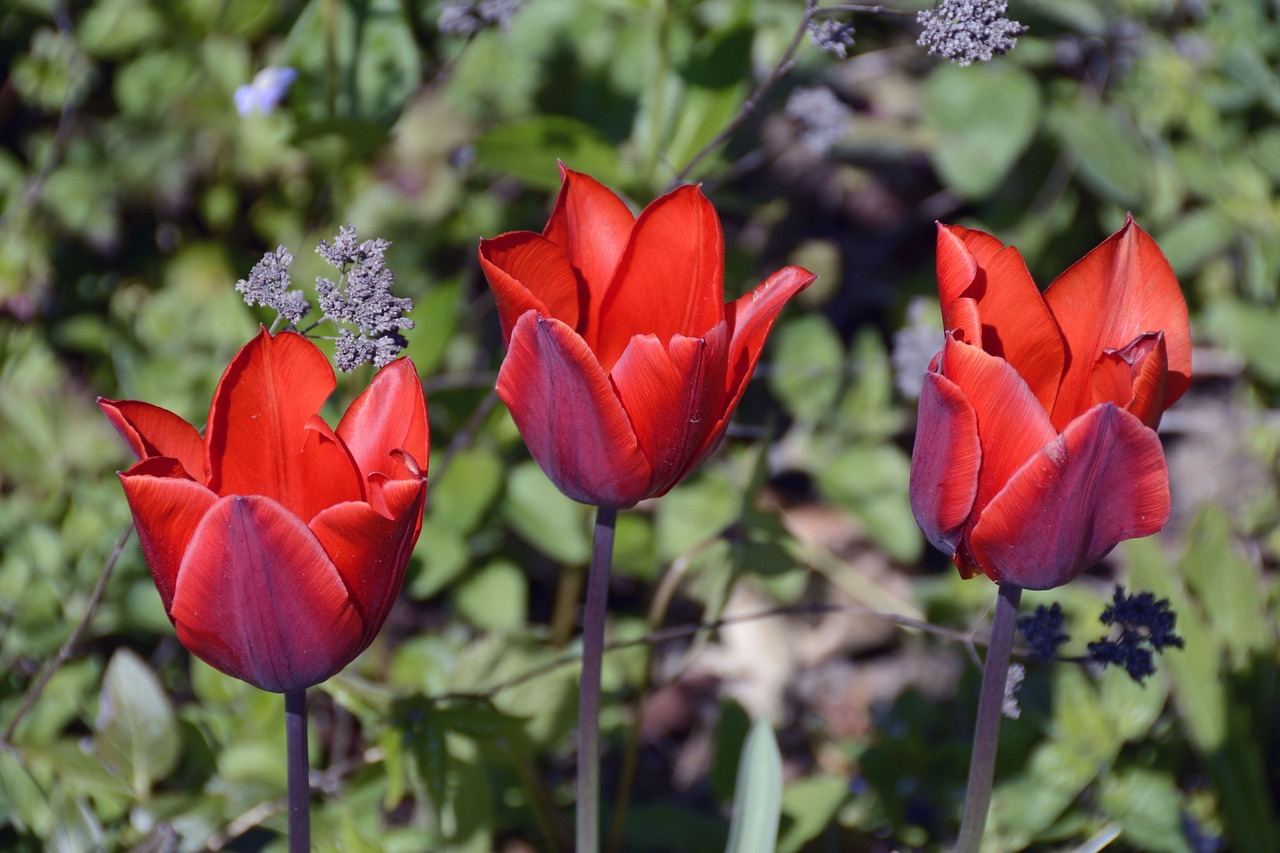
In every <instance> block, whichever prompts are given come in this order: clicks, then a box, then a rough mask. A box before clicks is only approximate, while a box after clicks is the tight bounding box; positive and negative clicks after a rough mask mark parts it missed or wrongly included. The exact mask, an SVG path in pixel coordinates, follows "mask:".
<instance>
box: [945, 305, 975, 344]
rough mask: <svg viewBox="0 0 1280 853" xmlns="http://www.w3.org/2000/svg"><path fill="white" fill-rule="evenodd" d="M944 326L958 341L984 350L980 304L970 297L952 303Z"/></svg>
mask: <svg viewBox="0 0 1280 853" xmlns="http://www.w3.org/2000/svg"><path fill="white" fill-rule="evenodd" d="M943 325H944V326H945V327H946V330H947V333H948V334H949V335H950V336H951V337H953V338H955V339H956V340H957V341H964V342H965V343H966V344H969V345H970V346H975V347H978V348H979V349H981V348H982V319H981V318H980V317H979V316H978V303H977V302H975V301H974V300H972V299H970V298H969V297H967V296H962V297H960V298H959V299H957V300H956V301H955V302H952V303H951V307H950V308H948V309H947V316H946V317H945V318H944V320H943Z"/></svg>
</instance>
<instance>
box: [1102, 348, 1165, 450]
mask: <svg viewBox="0 0 1280 853" xmlns="http://www.w3.org/2000/svg"><path fill="white" fill-rule="evenodd" d="M1168 376H1169V359H1168V354H1167V352H1166V350H1165V346H1164V333H1163V332H1154V333H1150V334H1146V335H1140V336H1138V337H1137V338H1135V339H1134V340H1133V341H1132V342H1130V343H1129V344H1128V345H1127V346H1125V347H1122V348H1121V349H1118V350H1107V351H1105V352H1104V353H1103V354H1102V358H1100V359H1098V363H1097V364H1096V365H1094V368H1093V374H1092V375H1091V376H1090V378H1089V384H1090V394H1089V395H1090V397H1091V398H1092V399H1094V400H1096V401H1098V402H1100V403H1115V404H1116V405H1117V406H1120V407H1122V408H1124V409H1125V410H1126V411H1128V412H1131V413H1132V414H1133V415H1134V416H1136V417H1137V418H1138V420H1140V421H1142V422H1143V423H1144V424H1146V425H1147V426H1149V427H1151V428H1152V429H1155V428H1156V427H1157V426H1159V425H1160V416H1161V415H1162V414H1163V413H1164V410H1165V408H1167V407H1166V406H1165V404H1164V398H1165V390H1166V388H1167V380H1168Z"/></svg>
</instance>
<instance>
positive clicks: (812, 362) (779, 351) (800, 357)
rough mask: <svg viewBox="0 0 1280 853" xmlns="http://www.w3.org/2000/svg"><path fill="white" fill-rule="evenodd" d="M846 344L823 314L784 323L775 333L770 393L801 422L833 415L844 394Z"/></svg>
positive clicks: (805, 316)
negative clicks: (833, 410)
mask: <svg viewBox="0 0 1280 853" xmlns="http://www.w3.org/2000/svg"><path fill="white" fill-rule="evenodd" d="M843 365H844V345H843V344H842V343H841V342H840V337H839V336H838V335H837V334H836V332H835V329H834V328H832V326H831V322H830V321H829V320H828V319H827V318H826V317H824V316H823V315H821V314H807V315H804V316H801V317H797V318H795V319H793V320H789V321H787V322H785V323H783V324H782V325H781V326H780V327H779V328H778V329H777V330H776V331H775V332H774V333H773V367H772V370H771V371H770V373H769V390H770V391H772V392H773V394H774V396H776V397H777V398H778V400H779V401H780V402H781V403H782V405H783V406H784V407H785V408H786V410H787V411H788V412H790V413H791V415H792V416H793V417H794V418H796V419H797V420H801V421H808V422H815V421H818V420H820V419H821V418H822V417H823V416H825V415H828V414H830V412H831V410H832V407H833V406H834V405H835V402H836V395H837V394H838V393H840V386H841V384H842V377H841V368H842V367H843Z"/></svg>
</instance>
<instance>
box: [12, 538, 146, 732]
mask: <svg viewBox="0 0 1280 853" xmlns="http://www.w3.org/2000/svg"><path fill="white" fill-rule="evenodd" d="M132 534H133V522H129V527H128V529H126V530H125V532H124V533H122V534H121V535H120V538H119V539H117V540H116V545H115V547H114V548H113V549H111V554H110V556H108V557H107V561H106V563H104V564H103V566H102V574H101V575H99V576H98V583H97V584H96V585H95V586H94V588H93V592H92V593H91V594H90V595H89V601H88V603H87V604H86V605H85V608H84V615H82V616H81V617H80V621H79V622H77V623H76V627H75V628H74V629H73V630H72V631H71V636H69V637H67V640H66V642H65V643H63V644H62V648H60V649H58V654H57V655H56V656H55V657H54V659H53V660H51V661H50V662H49V664H48V665H47V666H46V667H45V668H44V671H43V672H42V673H40V677H39V678H38V679H36V682H35V684H33V685H31V689H30V690H28V691H27V695H26V698H24V699H23V700H22V705H21V706H20V707H19V708H18V711H17V713H15V714H14V715H13V719H11V720H10V721H9V725H7V726H5V729H4V734H0V749H5V748H8V747H9V746H11V745H12V743H13V735H14V732H16V731H17V730H18V723H20V722H22V718H23V717H25V716H26V715H27V712H28V711H30V710H31V709H32V708H33V707H34V706H35V704H36V702H37V701H38V700H39V699H40V694H41V693H43V692H44V689H45V687H47V686H48V684H49V679H51V678H53V674H54V673H55V672H57V671H58V670H59V669H60V668H61V667H62V665H63V664H65V663H66V662H67V661H69V660H71V654H72V652H74V651H75V647H76V644H77V643H79V642H80V637H81V636H83V635H84V632H85V630H86V629H87V628H88V627H89V621H90V620H91V619H92V618H93V612H94V611H95V610H96V609H97V607H98V602H99V601H101V600H102V593H103V591H105V590H106V588H107V581H108V580H110V578H111V572H112V570H113V569H114V568H115V566H116V561H117V560H119V559H120V555H121V554H123V553H124V546H125V544H126V543H128V541H129V537H130V536H131V535H132Z"/></svg>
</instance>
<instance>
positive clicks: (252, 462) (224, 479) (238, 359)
mask: <svg viewBox="0 0 1280 853" xmlns="http://www.w3.org/2000/svg"><path fill="white" fill-rule="evenodd" d="M334 385H335V382H334V378H333V368H331V367H330V366H329V360H328V359H327V358H325V357H324V354H323V353H321V352H320V350H319V349H317V348H316V346H315V345H314V344H312V343H311V342H310V341H308V340H307V339H306V338H304V337H302V336H301V335H296V334H294V333H292V332H281V333H280V334H279V335H276V336H275V337H274V338H273V337H271V335H269V334H268V333H267V331H266V330H265V329H263V330H262V332H261V333H260V334H259V335H258V337H256V338H254V339H253V340H252V341H250V342H249V343H248V344H246V345H245V346H244V348H242V349H241V350H240V352H238V353H236V356H235V358H234V359H232V360H231V364H230V365H229V366H228V367H227V370H226V372H225V373H223V374H222V381H220V382H219V383H218V390H217V391H216V392H215V394H214V397H213V405H212V406H211V407H210V409H209V426H208V427H207V429H206V442H205V451H206V454H207V459H208V465H209V470H210V477H209V488H211V489H213V491H215V492H217V493H218V494H220V495H233V494H234V495H264V496H266V497H269V498H272V499H274V500H277V501H279V502H280V503H282V504H283V505H284V506H286V507H288V508H289V509H291V510H293V511H294V512H295V513H297V514H299V515H300V516H302V517H304V518H305V517H307V516H306V514H305V513H306V510H305V507H307V506H308V505H309V504H310V499H309V496H308V495H307V491H308V490H309V489H310V488H311V486H312V482H311V480H312V479H313V478H312V477H311V476H308V472H307V471H306V469H305V468H304V466H302V465H301V464H299V463H300V460H299V455H300V454H301V453H302V451H303V448H304V444H305V443H306V442H307V441H308V440H309V438H308V433H307V426H308V424H309V423H310V422H311V418H312V416H313V415H315V414H316V413H317V412H318V411H320V407H321V405H323V404H324V401H325V399H326V398H328V396H329V394H330V393H331V392H332V391H333V389H334ZM348 464H350V463H348Z"/></svg>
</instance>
